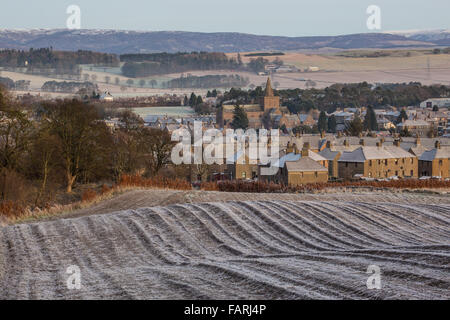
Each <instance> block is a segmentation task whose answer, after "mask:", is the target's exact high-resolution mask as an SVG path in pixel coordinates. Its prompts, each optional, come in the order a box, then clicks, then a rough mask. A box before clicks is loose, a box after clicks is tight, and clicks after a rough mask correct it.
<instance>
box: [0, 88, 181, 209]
mask: <svg viewBox="0 0 450 320" xmlns="http://www.w3.org/2000/svg"><path fill="white" fill-rule="evenodd" d="M98 108H99V107H95V106H93V105H90V104H86V103H83V102H80V101H78V100H65V101H56V102H44V103H39V104H37V105H36V106H33V107H32V108H30V109H28V110H23V109H22V108H21V107H20V106H19V105H17V104H16V103H15V102H14V100H13V99H12V98H10V97H9V95H8V93H7V92H6V91H5V90H3V89H0V202H2V201H14V202H15V203H20V204H22V205H30V204H34V205H35V206H45V205H46V204H47V203H49V202H50V201H52V200H54V199H53V198H54V196H55V194H57V191H58V190H60V189H61V188H64V189H65V191H66V192H68V193H71V192H72V190H73V187H74V186H75V185H77V184H78V183H81V184H86V183H93V182H100V181H109V182H114V181H118V180H119V178H120V176H121V175H123V174H138V173H139V174H144V175H147V176H155V175H157V174H158V172H159V171H160V170H161V169H162V168H163V166H164V165H165V164H166V163H167V162H168V160H169V156H170V151H171V149H172V146H173V143H172V141H171V137H170V135H169V134H168V133H167V131H163V130H159V129H154V128H148V127H146V126H144V123H143V120H142V119H141V118H139V117H138V116H137V115H135V114H134V113H131V112H129V111H125V112H122V113H120V114H119V117H120V126H119V127H118V128H117V130H111V129H110V128H109V127H107V126H106V124H105V121H103V118H102V117H101V114H102V113H101V110H99V109H98Z"/></svg>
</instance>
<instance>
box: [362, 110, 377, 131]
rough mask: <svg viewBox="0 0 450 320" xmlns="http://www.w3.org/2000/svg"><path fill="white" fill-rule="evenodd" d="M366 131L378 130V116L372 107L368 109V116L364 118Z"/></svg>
mask: <svg viewBox="0 0 450 320" xmlns="http://www.w3.org/2000/svg"><path fill="white" fill-rule="evenodd" d="M364 129H365V130H369V131H377V130H378V123H377V116H376V114H375V111H374V110H373V108H372V107H371V106H369V107H367V112H366V116H365V117H364Z"/></svg>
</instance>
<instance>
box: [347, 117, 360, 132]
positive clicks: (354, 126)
mask: <svg viewBox="0 0 450 320" xmlns="http://www.w3.org/2000/svg"><path fill="white" fill-rule="evenodd" d="M346 131H347V133H348V134H349V135H351V136H355V137H357V136H359V135H360V134H361V133H362V131H363V123H362V121H361V119H360V118H359V117H358V116H356V117H355V119H353V120H352V121H351V122H350V123H349V124H348V125H347V130H346Z"/></svg>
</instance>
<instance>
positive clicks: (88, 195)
mask: <svg viewBox="0 0 450 320" xmlns="http://www.w3.org/2000/svg"><path fill="white" fill-rule="evenodd" d="M97 196H98V194H97V192H95V190H92V189H88V190H86V191H84V192H83V194H82V195H81V201H83V202H89V201H92V200H94V199H95V198H97Z"/></svg>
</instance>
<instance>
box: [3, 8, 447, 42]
mask: <svg viewBox="0 0 450 320" xmlns="http://www.w3.org/2000/svg"><path fill="white" fill-rule="evenodd" d="M2 2H3V3H2V6H1V9H0V29H30V28H66V20H67V18H68V17H69V15H68V14H67V13H66V10H67V7H68V6H69V5H77V6H79V7H80V9H81V28H82V29H121V30H141V31H161V30H169V31H175V30H176V31H197V32H242V33H252V34H265V35H280V36H314V35H339V34H351V33H364V32H373V31H374V30H369V29H368V28H367V25H366V21H367V19H368V17H369V15H368V14H367V13H366V9H367V7H368V6H370V5H377V6H378V7H379V8H380V10H381V11H380V12H381V29H379V30H376V31H379V32H383V31H393V30H411V29H450V19H449V16H450V0H427V1H424V0H369V1H367V0H309V1H304V0H272V1H268V0H227V1H217V0H126V1H124V0H121V1H117V0H108V1H106V0H69V1H66V0H39V1H29V0H14V1H10V0H8V1H5V0H2Z"/></svg>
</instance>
